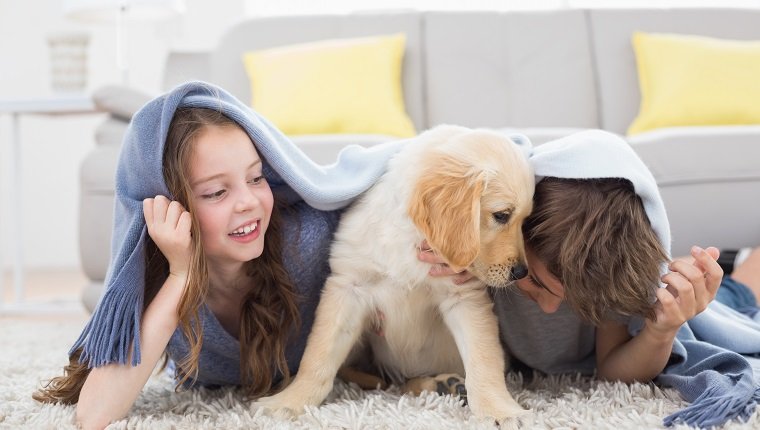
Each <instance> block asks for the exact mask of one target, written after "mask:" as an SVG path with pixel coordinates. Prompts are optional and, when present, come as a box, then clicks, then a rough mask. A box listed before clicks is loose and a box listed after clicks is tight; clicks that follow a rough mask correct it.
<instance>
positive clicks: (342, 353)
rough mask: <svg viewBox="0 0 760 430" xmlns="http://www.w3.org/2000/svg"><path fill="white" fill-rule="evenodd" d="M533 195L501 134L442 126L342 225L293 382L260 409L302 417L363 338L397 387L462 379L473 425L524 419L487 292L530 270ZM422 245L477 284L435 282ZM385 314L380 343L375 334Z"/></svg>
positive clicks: (411, 148)
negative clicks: (527, 253)
mask: <svg viewBox="0 0 760 430" xmlns="http://www.w3.org/2000/svg"><path fill="white" fill-rule="evenodd" d="M533 188H534V179H533V173H532V171H531V170H530V168H529V165H528V162H527V160H526V158H525V157H524V155H523V154H522V152H521V151H520V149H519V147H518V146H517V145H516V144H515V143H513V142H512V141H511V140H510V139H509V138H507V137H506V136H504V135H501V134H497V133H494V132H489V131H484V130H471V129H467V128H463V127H455V126H439V127H436V128H434V129H432V130H430V131H428V132H426V133H423V134H422V135H420V136H419V137H417V138H415V139H412V140H410V141H409V143H408V144H407V145H406V146H405V147H404V148H403V149H402V150H401V151H400V152H399V153H398V154H396V155H395V156H394V157H393V159H391V161H390V162H389V165H388V170H387V172H386V173H385V174H384V175H383V176H382V178H381V179H380V180H379V181H378V183H377V184H375V185H374V186H373V187H372V188H371V189H370V190H368V191H367V192H366V193H365V194H364V195H363V196H362V197H361V198H360V199H359V200H358V201H357V202H356V203H354V205H353V206H351V207H350V208H349V209H348V210H347V212H346V213H345V214H344V215H343V218H342V219H341V223H340V225H339V227H338V230H337V232H336V234H335V241H334V243H333V245H332V249H331V255H330V267H331V270H332V273H331V275H330V276H329V278H328V279H327V281H326V283H325V287H324V290H323V292H322V297H321V299H320V303H319V306H318V307H317V311H316V318H315V322H314V325H313V327H312V331H311V333H310V335H309V339H308V342H307V346H306V350H305V352H304V355H303V358H302V359H301V365H300V370H299V371H298V373H297V375H296V376H295V378H294V380H293V382H292V383H291V385H290V386H288V387H287V388H286V389H285V390H283V391H282V392H280V393H278V394H276V395H274V396H271V397H265V398H261V399H259V400H258V401H257V402H256V403H255V404H254V406H257V407H264V408H267V409H274V410H281V409H288V410H290V411H291V412H295V413H300V412H302V411H303V407H304V406H305V405H319V404H320V403H321V402H322V401H323V400H324V399H325V397H326V396H327V395H328V394H329V393H330V391H331V389H332V387H333V380H334V378H335V376H336V374H337V372H338V370H339V369H340V368H341V365H343V364H344V362H345V360H346V358H347V357H348V356H349V354H350V352H351V351H352V348H354V347H355V346H357V342H358V341H359V340H360V338H362V337H363V336H364V339H366V341H367V342H368V344H369V346H370V347H371V349H372V353H373V356H374V361H375V362H374V364H375V365H376V366H377V368H378V369H380V371H381V372H382V373H383V374H384V375H385V376H386V377H388V378H390V379H391V380H393V381H394V382H395V383H397V384H400V383H403V382H404V381H405V380H407V379H410V378H415V377H420V376H430V375H436V374H444V373H456V374H459V375H464V376H465V385H466V389H467V397H468V403H469V405H470V408H471V409H472V411H473V413H474V414H475V415H476V416H477V417H479V418H485V417H491V418H494V419H497V420H500V421H502V420H505V419H509V418H513V417H516V416H518V415H521V414H523V413H525V412H526V411H525V410H523V408H522V407H520V405H518V404H517V402H515V400H514V399H513V398H512V396H511V395H510V394H509V392H508V391H507V386H506V382H505V378H504V371H505V357H504V352H503V350H502V347H501V344H500V342H499V335H498V325H497V321H496V316H495V315H494V313H493V311H492V307H493V304H492V302H491V300H490V298H489V296H488V294H487V291H486V285H491V286H496V287H504V286H507V285H508V284H509V283H511V282H512V281H513V280H514V278H515V276H514V274H513V269H514V271H524V270H525V269H524V250H523V246H522V244H523V237H522V230H521V224H522V221H523V219H524V218H525V217H526V216H527V215H528V214H529V213H530V211H531V208H532V197H533ZM423 239H426V240H427V242H428V243H429V244H430V246H431V247H432V248H433V249H434V250H435V251H436V252H438V253H439V254H440V255H441V256H442V257H443V258H444V259H445V260H446V262H447V263H448V264H449V265H450V266H451V267H452V268H453V269H454V270H457V271H459V270H465V269H467V270H469V271H470V272H472V273H473V274H474V275H475V276H476V278H474V279H473V280H472V281H469V282H467V283H466V284H463V285H454V284H453V283H452V281H451V280H450V279H441V278H433V277H430V276H428V270H429V269H430V266H429V265H428V264H426V263H423V262H420V261H419V260H418V259H417V252H418V249H417V247H418V246H419V245H420V243H421V242H422V241H423ZM515 268H517V269H515ZM379 314H382V315H383V316H384V319H383V321H382V327H383V332H384V335H383V336H379V335H377V334H376V333H373V331H372V330H371V327H372V326H373V324H376V323H377V322H378V321H374V319H376V318H377V316H378V315H379Z"/></svg>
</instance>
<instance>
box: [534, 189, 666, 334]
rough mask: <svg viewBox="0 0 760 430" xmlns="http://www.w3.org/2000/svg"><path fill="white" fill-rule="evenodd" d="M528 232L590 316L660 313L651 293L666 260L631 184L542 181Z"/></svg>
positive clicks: (591, 318)
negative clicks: (656, 309) (655, 306)
mask: <svg viewBox="0 0 760 430" xmlns="http://www.w3.org/2000/svg"><path fill="white" fill-rule="evenodd" d="M523 234H524V235H525V241H526V243H527V246H528V247H530V248H531V249H532V251H533V252H534V253H535V255H536V256H537V257H538V258H539V259H540V260H541V261H542V262H543V263H544V264H545V265H546V268H547V270H548V271H549V272H550V273H551V274H552V275H554V276H556V277H557V278H558V279H559V280H560V281H561V282H562V285H563V286H564V287H565V297H566V298H567V301H568V303H569V304H570V306H571V307H572V308H573V309H575V311H576V312H578V313H579V314H580V316H581V317H582V318H584V319H585V320H587V321H589V322H591V323H593V324H599V322H600V321H601V320H602V319H603V318H604V317H606V316H609V315H610V314H622V315H637V316H642V317H646V318H651V319H654V318H655V313H654V307H653V304H654V299H655V294H654V293H655V291H656V290H655V289H656V288H657V287H658V285H659V282H660V267H661V265H662V263H663V262H665V261H667V259H668V257H667V254H666V253H665V251H664V250H663V247H662V245H661V244H660V241H659V240H658V238H657V235H656V234H655V232H654V230H653V229H652V226H651V224H650V222H649V218H648V217H647V215H646V212H645V211H644V206H643V204H642V202H641V199H640V198H639V196H638V195H636V193H635V191H634V189H633V185H632V184H631V182H630V181H628V180H626V179H616V178H605V179H560V178H544V179H543V180H542V181H540V182H539V183H537V184H536V191H535V194H534V197H533V213H531V215H530V216H529V217H528V218H527V219H526V220H525V223H524V224H523Z"/></svg>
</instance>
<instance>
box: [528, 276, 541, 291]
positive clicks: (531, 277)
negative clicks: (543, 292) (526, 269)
mask: <svg viewBox="0 0 760 430" xmlns="http://www.w3.org/2000/svg"><path fill="white" fill-rule="evenodd" d="M528 281H529V282H530V283H531V284H533V286H534V287H536V288H542V287H541V285H540V284H539V283H538V282H536V278H534V277H533V275H528Z"/></svg>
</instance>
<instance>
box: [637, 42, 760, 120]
mask: <svg viewBox="0 0 760 430" xmlns="http://www.w3.org/2000/svg"><path fill="white" fill-rule="evenodd" d="M633 49H634V53H635V55H636V64H637V66H638V74H639V88H640V90H641V107H640V110H639V115H638V116H637V117H636V119H635V120H634V121H633V123H631V126H630V127H629V128H628V134H635V133H641V132H642V131H646V130H651V129H655V128H660V127H677V126H694V125H747V124H760V103H758V100H760V79H758V76H760V41H744V40H742V41H734V40H724V39H714V38H708V37H702V36H690V35H678V34H661V33H659V34H658V33H641V32H636V33H634V35H633Z"/></svg>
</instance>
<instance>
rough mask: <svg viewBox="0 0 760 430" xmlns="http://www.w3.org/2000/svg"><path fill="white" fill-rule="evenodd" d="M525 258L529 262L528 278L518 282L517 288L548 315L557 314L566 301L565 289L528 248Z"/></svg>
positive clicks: (526, 248)
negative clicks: (563, 301)
mask: <svg viewBox="0 0 760 430" xmlns="http://www.w3.org/2000/svg"><path fill="white" fill-rule="evenodd" d="M525 258H526V260H527V262H528V276H526V277H524V278H522V279H518V280H517V282H516V283H517V288H519V289H520V291H522V292H523V294H524V295H525V296H526V297H528V298H529V299H531V300H533V301H534V302H536V303H538V306H540V307H541V310H542V311H544V312H546V313H547V314H551V313H554V312H556V311H557V309H559V305H560V304H561V303H562V300H564V299H565V287H564V286H563V285H562V282H560V280H559V279H557V278H556V277H555V276H554V275H552V274H551V273H549V271H548V270H547V269H546V265H545V264H544V262H543V261H541V260H539V259H538V257H537V256H536V254H534V253H533V250H532V249H530V247H528V246H526V247H525Z"/></svg>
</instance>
